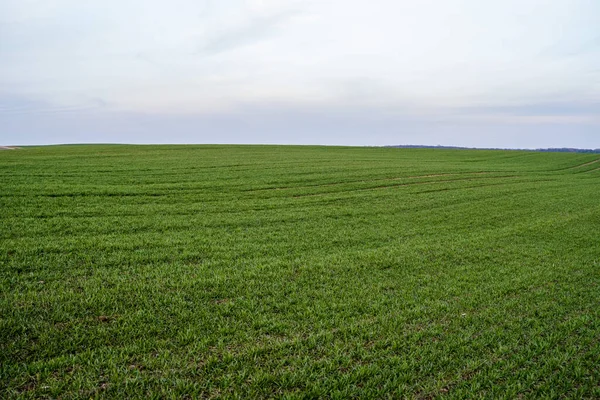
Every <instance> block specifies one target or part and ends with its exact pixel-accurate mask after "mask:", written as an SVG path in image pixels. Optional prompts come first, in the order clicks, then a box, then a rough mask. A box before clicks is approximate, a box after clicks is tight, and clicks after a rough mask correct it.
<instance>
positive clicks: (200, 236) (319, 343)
mask: <svg viewBox="0 0 600 400" xmlns="http://www.w3.org/2000/svg"><path fill="white" fill-rule="evenodd" d="M598 159H600V155H598V154H564V153H537V152H524V151H483V150H438V149H433V150H429V149H392V148H344V147H301V146H296V147H294V146H287V147H286V146H122V145H93V146H51V147H37V148H35V147H30V148H23V149H20V150H12V151H2V152H0V177H1V178H0V206H1V214H0V228H1V230H0V235H1V236H0V293H1V294H0V364H1V367H0V398H62V399H68V398H90V397H101V398H186V397H187V398H199V397H207V398H212V397H225V398H229V397H233V398H265V397H282V398H340V399H345V398H352V397H354V398H356V397H360V398H387V397H389V398H419V399H430V398H437V397H447V398H455V399H463V398H479V397H485V398H509V399H514V398H540V397H545V398H559V397H561V398H600V368H599V365H600V286H599V285H600V161H597V160H598Z"/></svg>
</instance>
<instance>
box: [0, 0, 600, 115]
mask: <svg viewBox="0 0 600 400" xmlns="http://www.w3.org/2000/svg"><path fill="white" fill-rule="evenodd" d="M599 26H600V3H597V2H594V1H589V0H504V1H480V0H412V1H408V0H372V1H369V2H364V1H358V0H289V1H282V0H205V1H197V0H196V1H195V0H175V1H172V2H164V1H159V0H105V1H102V2H100V1H91V0H89V1H86V0H53V1H51V2H48V1H45V0H3V1H2V2H0V59H1V60H2V62H0V94H2V93H4V94H6V95H7V96H13V97H15V96H16V97H19V98H28V99H30V100H31V102H30V104H33V105H35V104H45V105H46V106H45V107H46V108H45V109H50V110H52V109H56V110H78V109H80V108H81V109H86V110H87V109H89V108H94V107H97V108H102V109H111V110H113V111H134V112H147V113H150V112H152V113H163V114H198V115H202V114H211V113H215V112H220V113H226V112H237V111H236V110H243V109H244V108H246V107H248V106H249V105H257V106H261V107H268V106H269V105H272V104H279V105H285V106H286V107H292V108H293V107H294V106H296V107H298V108H299V109H302V108H320V109H323V110H340V109H342V110H343V109H346V110H355V109H357V108H360V107H364V108H365V109H370V110H379V111H381V112H385V113H399V114H402V115H405V114H407V113H409V114H410V113H413V115H416V116H418V117H419V118H421V117H423V116H426V115H428V114H429V115H444V113H446V112H454V111H453V110H455V109H457V108H460V107H466V108H470V110H471V112H472V113H474V114H477V111H476V109H477V107H483V108H485V107H490V106H502V105H510V106H515V107H518V106H519V105H524V106H528V105H530V104H533V103H539V102H542V103H543V102H547V101H549V100H556V99H558V100H561V101H563V102H569V101H574V100H576V101H577V102H580V103H586V102H587V103H589V104H598V103H599V102H600V70H599V69H598V65H600V40H599V38H600V28H598V27H599ZM6 98H8V97H6ZM31 107H34V106H31ZM53 107H54V108H53ZM8 108H10V107H8ZM0 113H2V111H0ZM482 115H483V116H482V117H478V116H473V118H484V119H485V118H488V119H491V120H493V119H494V118H507V120H509V119H510V118H509V116H506V115H504V114H496V116H493V117H490V116H488V115H487V114H482ZM468 117H469V116H468V115H467V116H465V118H468ZM520 118H521V119H523V118H524V117H520ZM536 118H537V119H536ZM540 118H542V117H540V116H531V118H530V119H529V120H528V121H534V122H535V121H539V119H540ZM544 118H545V120H544V121H552V120H553V119H552V118H553V116H552V115H547V116H545V117H544ZM574 118H575V117H574ZM581 118H583V117H581V116H579V117H576V118H575V119H571V120H569V119H568V117H567V116H561V117H559V118H558V119H557V120H556V121H558V122H560V123H562V122H561V121H563V122H565V121H566V122H568V121H575V122H576V121H580V120H581ZM586 121H587V120H586Z"/></svg>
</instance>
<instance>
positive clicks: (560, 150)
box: [384, 144, 600, 153]
mask: <svg viewBox="0 0 600 400" xmlns="http://www.w3.org/2000/svg"><path fill="white" fill-rule="evenodd" d="M384 147H393V148H399V149H454V150H521V151H523V150H525V151H541V152H553V153H600V149H576V148H571V147H557V148H548V149H504V148H498V147H486V148H479V147H459V146H425V145H413V144H407V145H395V146H384Z"/></svg>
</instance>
